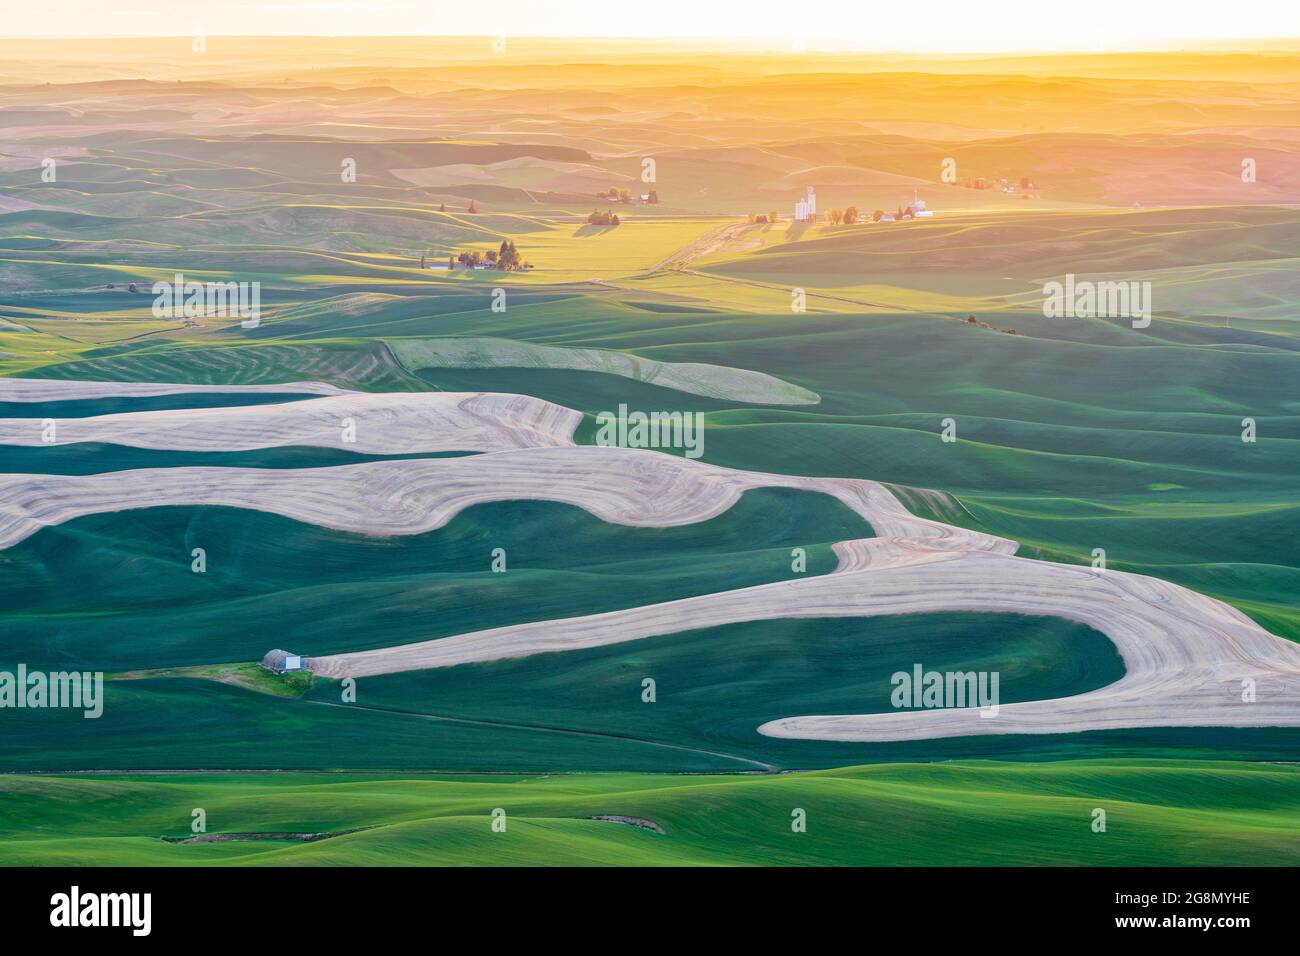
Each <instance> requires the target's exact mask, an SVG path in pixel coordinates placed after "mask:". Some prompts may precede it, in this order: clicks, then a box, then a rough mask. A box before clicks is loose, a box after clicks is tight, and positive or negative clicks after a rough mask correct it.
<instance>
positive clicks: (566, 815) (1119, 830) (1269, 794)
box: [0, 761, 1300, 866]
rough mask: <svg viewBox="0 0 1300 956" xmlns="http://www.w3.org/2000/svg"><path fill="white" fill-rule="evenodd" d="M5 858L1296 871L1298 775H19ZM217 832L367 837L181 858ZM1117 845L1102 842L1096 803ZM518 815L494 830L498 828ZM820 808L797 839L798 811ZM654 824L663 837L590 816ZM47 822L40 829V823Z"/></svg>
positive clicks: (2, 846)
mask: <svg viewBox="0 0 1300 956" xmlns="http://www.w3.org/2000/svg"><path fill="white" fill-rule="evenodd" d="M0 793H3V796H4V801H5V804H6V806H7V807H8V808H9V809H10V810H11V811H12V812H10V813H6V814H5V816H4V817H3V819H0V835H2V836H3V839H0V863H3V864H6V865H24V864H46V865H49V864H59V863H63V864H74V863H75V864H78V865H85V864H87V863H91V864H101V865H108V864H115V865H126V864H130V865H250V864H252V865H261V864H269V865H294V864H301V865H326V864H353V865H355V864H372V865H393V864H408V865H414V864H423V865H429V864H471V865H521V864H531V865H566V864H567V865H592V864H622V865H665V864H677V865H682V864H706V865H707V864H732V865H736V864H757V865H771V864H787V865H800V864H819V865H824V864H859V865H861V864H876V865H900V864H912V865H988V864H1024V865H1041V864H1074V865H1123V864H1128V865H1157V864H1165V865H1169V864H1174V865H1177V864H1201V865H1216V864H1218V865H1243V864H1265V865H1280V866H1285V865H1295V864H1296V863H1297V862H1300V838H1297V836H1296V834H1297V832H1300V831H1298V829H1297V823H1300V770H1297V768H1295V767H1290V766H1266V765H1252V764H1239V763H1238V764H1226V763H1188V762H1178V761H1167V762H1136V763H1134V762H1129V763H1124V764H1119V763H1115V762H1108V761H1083V762H1070V763H1055V764H1022V765H1012V764H1001V763H954V764H943V765H888V764H885V765H877V766H871V767H846V768H842V769H838V770H831V771H821V772H814V773H800V774H789V775H779V776H746V775H740V776H712V777H711V776H701V777H663V776H648V775H597V776H589V775H561V776H550V777H462V778H445V777H444V778H436V777H407V778H382V777H364V776H335V777H319V776H316V777H308V776H296V775H284V776H264V775H255V776H244V775H237V776H217V775H207V776H201V775H184V776H177V777H93V778H86V777H80V778H66V777H64V778H58V777H35V778H34V777H4V778H0ZM196 807H201V808H202V809H203V810H204V811H205V812H206V815H207V827H208V832H210V833H221V832H226V833H249V832H337V831H340V830H348V829H352V828H356V827H368V828H370V829H365V830H362V831H360V832H356V833H351V834H347V835H343V836H336V837H333V838H330V839H326V840H321V841H318V842H314V843H305V844H304V843H290V842H283V841H237V842H229V843H219V844H206V845H189V846H186V845H174V844H168V843H164V842H163V841H161V840H160V839H159V837H160V836H163V835H168V836H172V837H186V836H189V835H190V821H191V810H193V809H194V808H196ZM1098 807H1100V808H1102V809H1104V810H1105V811H1106V814H1107V818H1106V823H1107V829H1106V832H1105V833H1094V832H1092V828H1091V822H1092V819H1093V811H1094V809H1096V808H1098ZM495 808H500V809H502V810H504V811H505V812H506V814H507V817H506V820H507V826H506V830H505V832H503V833H501V832H493V831H492V829H491V817H490V814H491V812H492V810H493V809H495ZM796 808H798V809H802V810H804V811H805V812H806V818H807V829H806V832H804V833H794V832H792V830H791V826H790V822H791V819H792V816H791V815H792V811H793V810H794V809H796ZM598 815H620V816H628V817H636V818H639V819H643V820H650V821H653V822H655V823H656V824H658V825H659V826H660V827H661V828H662V829H663V830H664V832H663V833H655V832H653V831H652V830H649V829H645V828H637V827H633V826H628V825H625V824H619V823H613V822H605V821H597V820H591V819H588V818H590V817H594V816H598ZM33 819H40V820H41V826H40V827H39V828H35V829H33V828H32V826H31V824H30V822H27V821H31V820H33Z"/></svg>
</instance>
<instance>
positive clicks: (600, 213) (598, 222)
mask: <svg viewBox="0 0 1300 956" xmlns="http://www.w3.org/2000/svg"><path fill="white" fill-rule="evenodd" d="M620 221H621V220H620V219H619V218H618V213H616V212H607V211H606V210H604V209H593V210H592V211H591V215H590V216H588V217H587V222H589V223H591V225H593V226H617V225H618V224H619V222H620Z"/></svg>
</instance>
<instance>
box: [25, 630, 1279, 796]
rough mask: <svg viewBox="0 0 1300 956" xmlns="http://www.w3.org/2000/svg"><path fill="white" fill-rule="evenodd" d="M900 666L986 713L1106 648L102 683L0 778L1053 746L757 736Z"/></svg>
mask: <svg viewBox="0 0 1300 956" xmlns="http://www.w3.org/2000/svg"><path fill="white" fill-rule="evenodd" d="M250 626H251V625H250ZM214 632H215V629H207V630H205V631H203V633H205V634H208V635H211V634H213V633H214ZM123 633H124V634H129V635H130V636H131V637H136V639H143V638H144V635H143V634H141V635H139V636H138V637H137V636H136V635H135V634H131V632H130V631H124V632H123ZM258 633H259V634H266V633H267V632H266V631H258ZM278 633H284V632H283V631H281V632H278ZM262 640H263V642H265V640H266V638H265V637H263V638H262ZM279 642H280V641H279V639H278V638H277V643H279ZM293 649H294V650H299V649H300V648H298V647H296V646H295V647H294V648H293ZM155 656H157V655H155ZM917 662H920V663H922V664H923V665H924V666H925V667H926V668H927V669H935V670H940V671H950V670H951V671H955V670H961V671H969V670H986V671H998V672H999V673H1000V675H1001V700H1002V701H1003V702H1011V701H1014V700H1025V699H1030V698H1035V697H1044V696H1046V697H1054V696H1063V695H1068V694H1073V693H1079V692H1082V691H1085V690H1089V689H1092V688H1095V687H1099V686H1102V685H1104V684H1107V683H1109V682H1111V681H1113V680H1115V679H1117V678H1118V677H1119V676H1120V674H1122V672H1123V668H1122V664H1121V663H1120V661H1119V659H1118V657H1117V656H1116V654H1115V651H1114V649H1113V647H1112V646H1111V644H1110V643H1109V641H1107V640H1106V639H1105V638H1103V637H1102V636H1101V635H1100V634H1098V633H1097V632H1095V631H1092V630H1090V629H1088V628H1086V627H1084V626H1082V625H1079V624H1072V623H1067V622H1064V621H1060V620H1057V619H1053V618H1034V617H1024V616H1018V615H1008V614H960V613H954V614H936V615H925V616H920V615H913V616H897V617H885V618H872V619H858V618H831V619H824V620H802V621H767V622H753V623H744V624H732V625H727V626H724V627H718V628H710V629H704V630H697V631H689V632H685V633H681V634H673V635H666V636H663V637H656V638H647V639H643V640H640V641H635V642H630V643H624V644H616V645H611V646H608V647H603V648H593V649H589V650H582V651H572V652H568V653H565V654H541V655H535V656H533V657H529V658H523V659H520V660H506V661H497V662H491V663H484V664H473V665H464V666H460V667H455V668H447V669H438V670H431V671H417V672H411V673H404V674H394V675H388V676H382V677H367V678H363V679H361V680H359V681H358V682H357V685H356V702H355V703H346V704H345V703H343V702H342V694H341V691H340V687H339V685H338V684H337V683H335V682H333V681H322V680H317V681H316V682H315V684H314V686H312V687H311V688H310V689H308V690H306V691H305V692H304V691H303V690H302V689H298V690H297V691H295V692H294V693H292V694H288V695H274V696H273V695H270V694H267V693H255V692H253V691H251V690H247V689H244V688H246V687H249V686H250V685H249V683H248V681H246V680H234V681H229V682H227V683H213V682H211V681H208V680H196V679H194V678H192V677H186V676H179V675H178V674H177V673H176V671H174V670H171V671H164V672H160V673H158V674H157V676H144V678H143V679H139V678H140V677H141V675H132V676H133V677H135V678H136V679H131V680H110V681H109V682H108V684H107V685H106V695H107V696H106V701H105V709H104V715H103V716H102V717H100V718H99V719H96V720H85V719H83V718H81V716H80V714H79V713H70V712H69V713H64V712H58V713H56V712H50V711H44V712H40V713H36V712H28V711H22V712H19V711H15V712H13V713H12V714H10V715H9V717H8V718H7V719H8V722H9V723H8V726H9V728H10V729H9V732H8V734H7V735H6V737H5V739H4V740H3V741H0V769H11V770H25V769H64V768H75V767H87V766H88V767H97V768H108V767H113V768H122V769H150V768H181V769H183V768H190V767H194V766H195V765H196V764H195V760H196V759H201V760H202V761H203V763H202V764H200V765H202V766H218V767H241V768H301V769H339V768H348V767H353V768H356V767H361V768H371V769H385V768H402V769H428V768H446V769H475V770H527V771H532V770H556V771H563V770H574V769H581V770H607V769H626V770H655V771H698V770H706V769H724V770H725V769H732V770H734V769H756V768H761V767H765V766H769V765H776V766H780V767H783V768H797V767H811V766H832V765H836V764H846V763H853V762H857V761H862V760H869V759H899V758H909V759H910V758H918V757H921V758H924V757H935V756H942V757H951V756H960V755H984V754H990V753H1017V752H1020V753H1027V754H1031V755H1041V754H1046V753H1060V752H1062V750H1063V742H1062V740H1060V739H1056V738H1039V737H1013V738H1008V739H997V740H990V739H987V738H979V739H974V738H961V739H958V740H953V741H937V742H936V741H926V742H917V743H904V744H885V745H864V744H843V743H816V742H806V741H788V740H781V739H777V738H769V737H763V736H761V735H759V734H758V733H757V732H756V728H757V727H758V725H759V724H761V723H763V722H765V721H767V720H771V719H773V718H776V717H781V716H789V715H791V714H796V713H845V712H848V713H856V712H860V711H887V710H889V709H890V703H889V695H890V691H891V689H892V686H891V684H890V677H891V675H892V674H893V673H894V672H896V671H899V670H904V671H909V672H910V671H911V669H912V667H913V665H914V664H915V663H917ZM222 676H223V675H218V679H221V677H222ZM646 677H651V678H653V679H654V680H655V682H656V700H655V701H654V702H653V703H644V702H643V701H642V700H641V695H642V686H643V684H642V682H643V680H644V678H646ZM231 683H235V684H238V685H239V686H230V684H231ZM259 689H265V688H259ZM284 690H285V691H289V690H291V689H290V688H284ZM173 709H177V710H180V709H183V710H184V712H185V714H186V720H185V721H184V723H183V725H180V726H172V725H168V726H166V727H165V728H164V727H160V726H159V725H158V724H157V723H156V721H153V720H151V719H150V716H151V715H152V714H157V713H159V712H163V713H166V712H169V711H171V710H173ZM1097 736H1098V737H1099V738H1100V739H1097V740H1091V739H1089V740H1079V741H1075V742H1073V743H1072V744H1071V743H1066V744H1064V749H1065V750H1069V749H1071V747H1073V748H1074V749H1075V750H1076V751H1079V750H1091V752H1093V753H1103V752H1105V748H1106V747H1107V746H1109V741H1108V740H1107V738H1106V737H1105V735H1097ZM1294 736H1295V735H1291V737H1290V738H1286V737H1282V738H1280V743H1279V740H1273V739H1271V738H1267V737H1266V736H1265V735H1257V738H1256V739H1258V740H1260V741H1261V749H1260V751H1259V752H1260V753H1261V754H1264V755H1270V754H1272V753H1274V752H1275V750H1274V748H1275V747H1277V746H1279V745H1285V742H1286V740H1287V739H1293V738H1294ZM377 741H382V744H377V743H376V742H377ZM1134 743H1136V744H1137V745H1138V746H1145V747H1148V748H1150V747H1156V746H1161V745H1163V746H1170V747H1175V748H1177V747H1185V746H1186V745H1187V738H1186V737H1185V736H1180V735H1179V734H1177V733H1172V734H1171V733H1168V732H1161V733H1149V734H1147V735H1146V736H1145V737H1144V738H1142V739H1140V740H1139V739H1136V738H1133V737H1127V738H1123V739H1121V740H1120V742H1119V746H1125V745H1129V746H1131V745H1133V744H1134ZM1201 746H1202V748H1203V749H1212V748H1213V747H1214V746H1215V744H1214V742H1213V741H1212V740H1209V739H1206V740H1205V741H1204V742H1203V743H1202V744H1201ZM1241 747H1242V748H1244V747H1246V745H1245V744H1242V745H1241Z"/></svg>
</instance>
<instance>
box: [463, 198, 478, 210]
mask: <svg viewBox="0 0 1300 956" xmlns="http://www.w3.org/2000/svg"><path fill="white" fill-rule="evenodd" d="M465 211H466V212H478V210H477V209H476V208H474V200H472V199H471V200H470V201H469V209H467V210H465Z"/></svg>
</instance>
